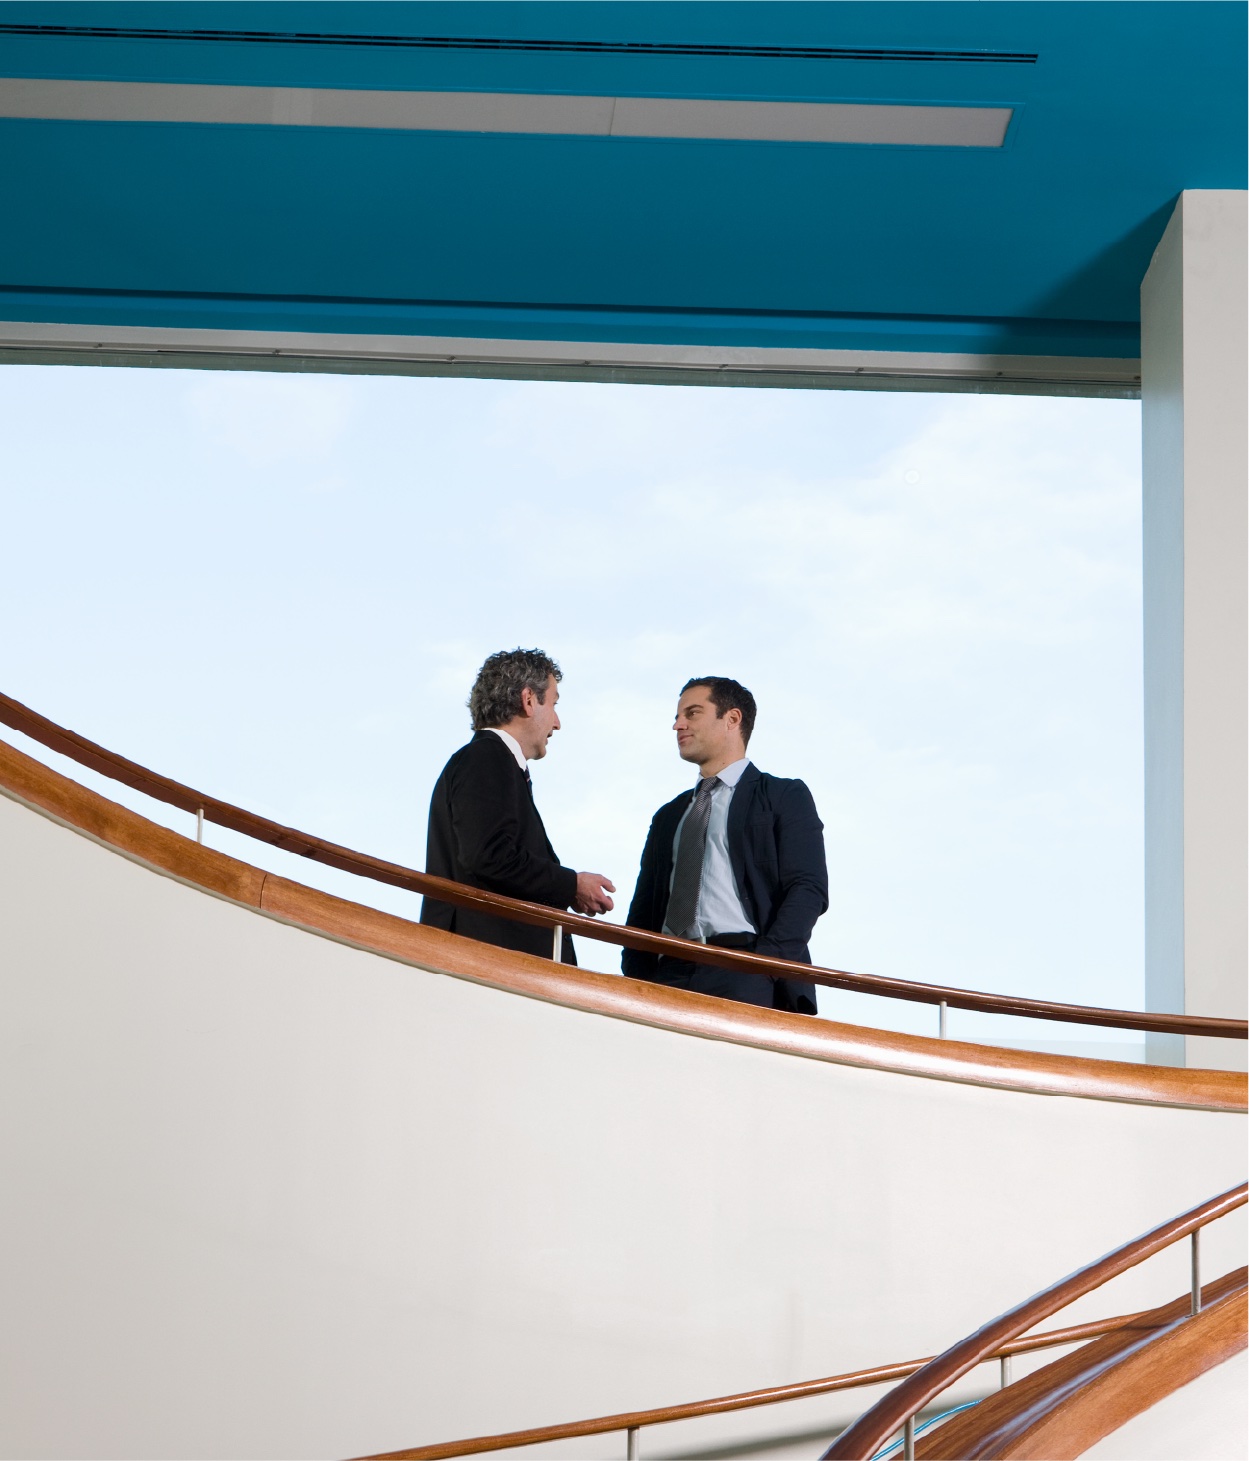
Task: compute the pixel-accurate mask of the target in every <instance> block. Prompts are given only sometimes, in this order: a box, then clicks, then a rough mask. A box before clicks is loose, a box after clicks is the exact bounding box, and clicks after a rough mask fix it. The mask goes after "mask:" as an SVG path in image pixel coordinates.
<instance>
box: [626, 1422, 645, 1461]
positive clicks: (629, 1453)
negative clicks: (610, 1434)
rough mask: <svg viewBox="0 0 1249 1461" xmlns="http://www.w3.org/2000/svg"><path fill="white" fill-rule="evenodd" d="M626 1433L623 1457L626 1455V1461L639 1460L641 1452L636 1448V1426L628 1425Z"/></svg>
mask: <svg viewBox="0 0 1249 1461" xmlns="http://www.w3.org/2000/svg"><path fill="white" fill-rule="evenodd" d="M626 1435H627V1440H626V1441H625V1457H626V1461H640V1458H641V1455H642V1453H641V1451H640V1450H639V1449H638V1427H637V1426H635V1425H631V1426H630V1427H629V1429H628V1431H627V1432H626Z"/></svg>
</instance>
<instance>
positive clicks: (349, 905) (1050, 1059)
mask: <svg viewBox="0 0 1249 1461" xmlns="http://www.w3.org/2000/svg"><path fill="white" fill-rule="evenodd" d="M0 794H2V795H4V796H6V797H10V798H12V799H13V800H14V801H16V802H18V803H19V804H21V805H23V806H26V807H29V808H30V809H31V810H32V811H35V812H38V813H41V814H43V815H46V816H51V817H53V818H55V819H56V820H57V821H59V822H61V823H62V824H63V825H65V826H67V827H71V828H73V829H75V830H76V831H78V832H82V833H85V834H86V835H87V836H90V837H92V838H94V839H95V840H96V841H98V842H100V843H101V844H103V845H104V846H106V847H110V848H112V849H114V850H115V851H117V852H119V853H121V854H123V855H125V856H127V857H130V858H133V859H134V860H136V861H137V862H139V863H140V864H142V865H143V866H145V867H149V868H152V869H154V870H155V871H157V872H160V873H163V874H166V875H168V876H172V877H175V878H178V879H179V880H180V881H182V882H184V883H187V884H188V885H189V886H191V887H194V888H198V889H199V890H201V891H202V892H207V893H211V894H214V895H216V896H218V897H222V898H226V899H229V900H230V901H231V902H233V903H235V904H237V905H239V906H240V907H244V908H250V909H253V910H255V911H257V912H259V913H263V914H265V915H267V916H269V917H272V918H278V919H281V920H282V921H283V922H285V923H289V924H293V925H294V926H296V927H299V928H302V929H305V930H307V931H308V932H310V933H313V934H316V935H319V936H322V937H329V938H334V939H339V940H341V941H343V942H346V943H349V944H352V945H354V946H355V947H356V948H360V949H364V950H367V951H368V952H370V953H373V954H377V955H380V956H381V957H383V958H388V959H396V960H398V961H400V962H401V963H404V964H407V965H409V966H410V967H413V968H417V969H423V970H427V971H431V972H434V973H441V974H447V975H450V976H451V977H453V978H456V979H471V980H474V981H475V982H477V983H479V984H485V985H488V986H490V987H491V988H493V989H498V990H502V991H506V992H507V993H510V994H518V995H522V996H524V997H526V998H530V999H539V1000H542V1001H544V1002H546V1003H549V1004H558V1005H561V1006H562V1007H564V1008H565V1009H572V1010H579V1011H581V1012H583V1013H587V1014H595V1015H602V1016H606V1017H608V1018H611V1019H618V1020H625V1021H627V1022H629V1023H632V1024H640V1025H650V1026H652V1027H654V1028H656V1029H661V1030H671V1031H673V1032H675V1033H678V1034H682V1035H689V1036H694V1037H697V1038H700V1039H705V1040H720V1041H725V1042H728V1043H731V1044H736V1045H745V1046H751V1047H753V1048H754V1049H757V1050H769V1051H772V1052H774V1053H776V1054H780V1055H788V1056H796V1057H798V1058H800V1059H805V1060H818V1061H824V1062H827V1063H829V1064H833V1065H846V1066H857V1067H859V1068H861V1069H869V1070H877V1071H883V1072H889V1073H891V1074H895V1075H900V1076H910V1077H917V1078H921V1079H925V1080H943V1081H954V1082H957V1083H958V1084H960V1085H974V1086H986V1087H993V1088H996V1089H999V1090H1009V1091H1019V1092H1026V1093H1029V1094H1032V1095H1047V1096H1068V1097H1073V1098H1076V1099H1080V1100H1095V1101H1120V1102H1131V1103H1137V1104H1142V1105H1149V1106H1172V1107H1180V1108H1186V1109H1188V1110H1196V1111H1207V1112H1226V1113H1228V1114H1236V1115H1243V1114H1244V1113H1245V1110H1246V1104H1247V1102H1246V1091H1247V1088H1249V1077H1246V1076H1245V1074H1244V1073H1242V1072H1239V1071H1230V1070H1202V1069H1198V1068H1191V1067H1184V1066H1169V1065H1156V1066H1150V1065H1137V1064H1132V1063H1128V1062H1121V1061H1112V1060H1094V1059H1090V1058H1089V1057H1087V1056H1073V1055H1046V1054H1042V1053H1040V1052H1038V1051H1032V1050H1006V1049H1002V1048H1000V1047H996V1046H991V1045H972V1044H968V1043H966V1042H964V1041H960V1040H943V1039H937V1038H933V1037H929V1036H925V1035H903V1034H899V1033H898V1032H897V1031H893V1030H873V1029H870V1028H868V1027H866V1026H862V1025H843V1024H838V1023H837V1022H835V1021H833V1020H826V1019H825V1020H812V1019H808V1018H807V1017H806V1016H804V1015H792V1014H787V1013H785V1012H784V1011H782V1010H771V1009H759V1008H757V1007H756V1006H754V1005H745V1004H738V1003H736V1002H735V1001H733V1000H724V999H712V998H709V997H707V996H705V995H701V994H692V993H690V992H689V991H688V990H683V989H668V988H666V987H664V986H663V985H658V984H648V983H646V982H644V981H642V980H638V979H622V978H620V977H619V976H618V975H615V974H597V973H594V972H592V971H590V970H588V969H575V968H572V967H570V966H569V965H566V964H556V963H555V962H553V961H552V960H551V959H544V958H537V957H536V956H534V955H532V954H517V953H514V952H512V951H511V950H506V949H499V948H496V947H494V946H493V945H492V944H483V943H478V942H476V941H475V940H473V939H467V938H461V937H460V936H459V935H458V934H454V933H445V932H444V931H443V930H442V929H440V928H430V927H429V926H428V925H426V924H420V923H413V922H411V921H410V920H408V919H405V918H399V917H397V916H396V915H394V914H391V913H382V912H381V911H380V910H378V909H376V908H370V907H367V906H366V905H364V904H361V903H353V902H351V901H349V900H348V899H346V898H340V897H337V896H336V895H334V894H333V893H323V892H321V891H319V890H318V889H316V888H309V887H307V886H305V885H304V884H302V883H296V882H292V881H291V880H290V879H288V878H283V877H279V876H278V875H277V874H276V873H267V872H264V871H262V870H261V869H260V868H257V867H253V866H252V865H251V864H249V863H245V862H241V861H240V860H239V859H237V858H234V857H230V856H228V855H227V854H226V853H224V852H219V851H217V850H216V849H215V848H212V847H205V846H203V845H202V844H201V843H199V842H196V841H194V840H193V839H191V838H189V837H186V836H184V835H182V834H181V833H179V832H174V831H172V830H171V829H170V828H168V827H164V826H162V825H160V824H159V823H157V822H152V821H149V820H148V819H147V818H146V817H144V816H141V815H140V814H139V813H138V812H133V811H130V810H129V809H128V808H127V807H123V806H120V805H119V804H118V803H117V802H114V801H109V799H108V798H107V797H104V796H101V795H100V793H99V792H96V791H91V790H89V789H88V788H87V787H85V786H83V785H82V783H81V782H79V781H74V780H72V779H71V778H70V777H68V776H65V775H62V773H61V772H59V771H53V770H52V768H51V767H50V766H47V765H45V763H44V762H42V761H37V760H35V759H34V757H32V756H28V755H26V754H25V753H24V752H22V751H18V750H16V749H15V748H14V747H12V746H10V745H9V744H8V743H7V742H5V741H0Z"/></svg>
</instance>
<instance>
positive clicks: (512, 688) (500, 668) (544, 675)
mask: <svg viewBox="0 0 1249 1461" xmlns="http://www.w3.org/2000/svg"><path fill="white" fill-rule="evenodd" d="M563 678H564V676H563V673H562V671H561V670H560V667H559V666H558V665H557V664H556V663H555V661H554V660H553V659H552V658H551V656H550V655H549V654H543V652H542V651H541V650H540V649H503V650H500V651H499V653H498V654H492V655H491V656H490V658H489V659H488V660H487V661H486V662H485V664H484V665H482V667H481V669H479V670H478V671H477V678H476V679H475V680H474V681H473V689H472V693H471V694H470V695H469V697H468V711H469V714H470V715H471V716H472V717H473V729H474V730H475V731H479V730H489V729H490V728H491V727H492V726H500V725H506V724H507V723H508V721H509V720H514V719H515V718H516V716H518V715H519V714H520V712H521V701H520V697H521V695H522V694H523V693H524V692H525V691H526V690H532V691H533V693H534V694H535V695H536V696H537V697H538V704H539V705H545V704H546V691H547V686H548V684H549V683H550V682H551V680H554V681H555V682H556V684H558V683H559V681H560V680H562V679H563Z"/></svg>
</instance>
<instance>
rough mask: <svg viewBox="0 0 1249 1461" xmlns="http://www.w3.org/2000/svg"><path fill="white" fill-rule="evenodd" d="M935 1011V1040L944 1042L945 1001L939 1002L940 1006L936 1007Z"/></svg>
mask: <svg viewBox="0 0 1249 1461" xmlns="http://www.w3.org/2000/svg"><path fill="white" fill-rule="evenodd" d="M937 1009H938V1013H937V1038H938V1039H939V1040H944V1039H945V1015H946V1004H945V1000H942V1001H941V1003H940V1005H938V1007H937Z"/></svg>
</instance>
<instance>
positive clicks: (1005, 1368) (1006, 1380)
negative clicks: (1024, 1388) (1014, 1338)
mask: <svg viewBox="0 0 1249 1461" xmlns="http://www.w3.org/2000/svg"><path fill="white" fill-rule="evenodd" d="M1010 1361H1011V1357H1010V1355H1008V1354H1004V1355H1003V1356H1002V1361H1001V1363H1002V1389H1003V1390H1005V1389H1006V1387H1007V1385H1009V1384H1010V1378H1011V1377H1010Z"/></svg>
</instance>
